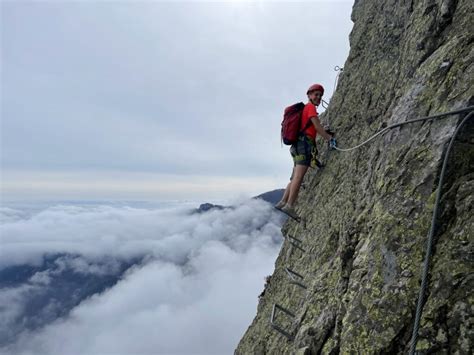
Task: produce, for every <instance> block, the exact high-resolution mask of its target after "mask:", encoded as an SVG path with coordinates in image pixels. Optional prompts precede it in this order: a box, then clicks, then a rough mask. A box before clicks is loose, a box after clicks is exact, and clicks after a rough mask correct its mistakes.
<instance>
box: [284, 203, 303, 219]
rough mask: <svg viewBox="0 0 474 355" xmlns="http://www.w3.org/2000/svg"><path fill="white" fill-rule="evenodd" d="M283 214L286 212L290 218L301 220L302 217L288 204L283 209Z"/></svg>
mask: <svg viewBox="0 0 474 355" xmlns="http://www.w3.org/2000/svg"><path fill="white" fill-rule="evenodd" d="M281 210H282V211H283V212H285V213H286V214H287V215H288V216H290V217H292V218H294V219H299V218H300V217H299V216H298V214H297V213H296V211H295V208H294V207H293V206H290V205H288V204H286V205H285V206H283V207H282V209H281Z"/></svg>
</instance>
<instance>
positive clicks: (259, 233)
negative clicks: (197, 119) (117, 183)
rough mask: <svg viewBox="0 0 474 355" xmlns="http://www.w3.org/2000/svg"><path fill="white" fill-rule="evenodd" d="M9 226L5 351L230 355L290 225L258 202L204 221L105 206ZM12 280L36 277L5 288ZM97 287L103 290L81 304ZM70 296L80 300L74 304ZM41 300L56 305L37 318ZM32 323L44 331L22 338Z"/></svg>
mask: <svg viewBox="0 0 474 355" xmlns="http://www.w3.org/2000/svg"><path fill="white" fill-rule="evenodd" d="M1 214H2V218H1V220H2V225H1V229H2V234H1V238H2V239H1V244H2V249H1V254H2V255H1V256H2V257H1V261H0V262H1V265H0V277H1V276H2V275H3V279H0V282H1V288H0V300H1V301H2V302H1V303H2V304H3V305H6V307H3V308H0V319H2V321H1V323H0V327H1V329H3V330H6V329H14V330H15V329H16V333H15V332H13V333H12V332H10V338H9V339H8V340H9V344H4V347H3V349H2V350H3V351H4V352H7V353H15V354H17V353H19V354H39V353H44V354H104V353H109V354H132V353H133V354H136V353H141V354H223V353H232V351H233V349H234V348H235V346H236V345H237V342H238V340H239V339H240V337H241V336H242V334H243V332H244V331H245V329H246V328H247V326H248V325H249V324H250V322H251V320H252V318H253V316H254V314H255V311H256V306H257V296H258V294H259V292H260V291H261V290H262V287H263V277H264V276H265V275H268V274H271V273H272V272H273V268H274V261H275V258H276V256H277V254H278V251H279V248H280V245H281V240H282V239H281V232H280V227H281V224H282V216H281V215H279V214H277V213H276V212H275V211H274V210H273V209H272V207H271V206H270V205H269V204H267V203H265V202H263V201H258V200H251V201H246V202H245V203H240V204H238V205H237V206H236V207H235V208H232V209H225V210H212V211H209V212H207V213H201V214H199V213H193V211H192V210H191V209H189V208H185V207H182V208H168V209H166V208H161V209H145V208H132V207H116V206H105V205H104V206H86V207H84V206H56V207H51V208H48V209H46V210H43V211H40V212H38V213H35V214H33V215H29V216H25V212H24V211H17V210H15V209H2V211H1ZM48 258H50V259H48ZM45 260H49V261H47V262H45ZM26 267H30V269H29V270H30V274H28V273H27V272H26V271H25V270H26V269H25V268H26ZM15 268H17V269H16V270H23V274H25V275H27V274H28V275H27V277H26V276H25V279H24V280H19V279H18V278H17V279H13V278H11V277H10V278H8V277H7V276H5V275H8V273H6V272H5V270H7V271H8V270H15ZM19 268H21V269H19ZM31 270H34V271H31ZM1 271H3V274H2V273H1ZM98 281H100V283H101V284H100V285H99V283H98ZM68 282H69V283H68ZM94 282H95V283H96V284H97V287H99V286H100V287H102V288H100V287H99V288H93V287H92V288H90V289H91V290H96V291H95V292H96V293H95V294H93V295H87V297H86V296H85V294H81V290H82V291H84V289H85V288H87V287H90V286H91V283H92V284H93V283H94ZM107 283H109V284H110V287H108V288H103V284H106V285H107ZM64 285H69V286H68V287H64ZM92 286H94V285H92ZM94 287H95V286H94ZM67 290H70V292H71V293H72V294H71V295H69V298H70V299H73V298H74V296H76V297H77V298H78V299H77V300H76V301H74V300H72V301H71V302H69V303H67V302H65V297H66V296H67ZM92 292H94V291H91V293H92ZM35 295H37V297H38V299H39V298H40V297H39V296H38V295H41V296H42V299H43V300H44V299H45V297H47V298H48V302H43V303H41V305H43V306H44V307H42V309H41V312H39V313H38V309H36V310H35V312H36V313H35V312H33V311H32V310H31V309H30V311H29V312H28V309H27V308H31V307H33V306H32V305H34V302H32V300H34V297H35ZM55 297H56V298H57V299H56V301H55V302H53V301H51V299H53V298H55ZM81 297H83V298H81ZM74 302H75V303H74ZM66 306H67V307H69V308H70V309H68V311H67V312H62V310H63V311H64V308H65V307H66ZM43 308H47V309H43ZM61 308H63V309H62V310H61ZM25 314H26V315H28V314H29V315H31V314H35V316H36V317H37V318H42V319H43V320H46V321H44V322H41V321H38V322H37V323H36V326H35V323H34V322H30V323H29V324H30V327H24V328H23V329H22V328H21V325H19V322H18V320H19V319H20V318H21V317H22V316H23V317H24V316H25ZM30 318H31V317H30ZM31 324H32V325H31ZM26 328H28V329H26ZM12 339H13V340H12ZM4 341H5V339H4Z"/></svg>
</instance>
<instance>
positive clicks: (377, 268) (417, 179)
mask: <svg viewBox="0 0 474 355" xmlns="http://www.w3.org/2000/svg"><path fill="white" fill-rule="evenodd" d="M473 14H474V2H472V1H470V0H424V1H414V0H403V1H395V0H356V1H355V3H354V6H353V11H352V21H353V22H354V27H353V30H352V32H351V34H350V46H351V50H350V54H349V56H348V58H347V61H346V63H345V65H344V71H343V73H342V74H341V76H340V79H339V83H338V87H337V90H336V92H335V93H334V96H333V97H332V99H331V102H330V105H329V108H328V110H327V111H326V113H325V114H324V116H323V117H322V121H326V122H330V124H331V126H332V127H331V128H332V129H333V130H335V131H336V132H337V136H336V137H337V138H338V144H339V146H341V147H343V148H344V147H353V146H355V145H357V144H359V143H360V142H362V141H364V140H365V139H367V138H369V137H370V136H372V135H373V134H374V133H376V132H377V131H379V130H380V129H381V128H383V127H385V126H387V125H391V124H393V123H397V122H403V121H406V120H409V119H413V118H417V117H424V116H429V115H433V114H437V113H442V112H447V111H452V110H455V109H459V108H463V107H467V106H470V105H473V104H474V85H473V84H474V66H473V62H474V46H473V42H474V31H473V24H474V21H473V20H474V19H473V16H474V15H473ZM464 116H465V114H464V115H460V114H458V115H451V116H447V117H445V118H443V119H437V120H431V121H423V122H418V123H412V124H407V125H403V126H401V127H398V128H396V129H393V130H390V131H389V132H388V133H386V134H384V135H383V136H380V137H378V138H376V139H374V140H373V141H371V142H370V143H368V144H366V145H364V146H362V147H361V148H359V149H355V150H353V151H350V152H339V151H330V152H328V151H327V150H326V148H325V147H324V146H322V147H321V149H320V151H322V152H323V158H324V160H325V162H326V167H325V168H324V169H322V170H312V171H311V172H309V173H308V174H307V176H306V177H305V181H304V184H303V187H302V191H301V192H300V197H299V201H298V205H297V210H298V212H299V214H300V215H301V216H302V217H303V218H304V221H303V222H302V223H300V224H298V223H296V222H295V221H292V220H289V221H288V222H287V223H286V224H285V225H284V226H283V229H282V231H283V234H284V236H285V242H284V244H283V246H282V249H281V251H280V254H279V256H278V258H277V260H276V264H275V271H274V274H273V275H272V277H271V280H270V282H269V284H268V285H267V288H266V292H265V296H264V297H262V299H261V300H260V303H259V305H258V310H257V315H256V317H255V319H254V320H253V322H252V324H251V325H250V327H249V328H248V330H247V331H246V333H245V334H244V336H243V338H242V339H241V341H240V343H239V345H238V347H237V349H236V351H235V353H236V354H239V355H240V354H242V355H243V354H300V355H303V354H320V353H322V354H339V353H341V354H349V353H350V354H356V353H358V354H404V353H408V351H409V343H410V338H411V335H412V328H413V323H414V319H415V310H416V303H417V299H418V292H419V290H420V277H421V270H422V264H423V260H424V253H425V244H426V240H427V235H428V233H429V229H430V225H431V217H432V213H433V205H434V201H435V194H436V189H437V184H438V181H439V174H440V171H441V165H442V160H443V158H444V154H445V152H446V148H447V144H448V142H449V140H450V139H451V136H452V135H453V132H454V130H455V129H456V126H457V125H458V124H459V122H460V120H461V119H462V118H463V117H464ZM444 181H445V183H444V184H443V186H442V199H441V204H440V214H439V219H438V227H437V229H436V234H435V247H434V249H433V256H432V259H431V267H430V277H429V279H428V288H427V292H426V303H425V305H424V310H423V313H422V317H421V325H420V330H419V339H418V343H417V351H419V352H420V353H423V354H424V353H446V354H447V353H453V354H468V353H472V351H473V350H472V349H473V342H474V330H473V329H474V328H473V323H474V321H473V320H474V315H473V313H474V312H473V308H474V302H473V300H474V297H473V294H472V290H473V289H474V282H473V272H472V271H473V265H474V263H473V259H474V258H473V255H474V254H473V250H474V248H473V240H474V238H473V236H474V218H473V205H474V203H473V202H474V194H473V191H474V120H472V119H471V120H470V121H468V123H467V124H466V125H465V126H464V127H463V129H462V131H461V132H460V134H459V136H458V138H457V139H456V141H455V144H454V148H453V152H452V154H451V155H450V159H449V163H448V166H447V175H446V178H445V180H444ZM275 305H276V306H275ZM272 312H273V314H272ZM272 317H273V326H272V325H271V324H270V320H271V318H272Z"/></svg>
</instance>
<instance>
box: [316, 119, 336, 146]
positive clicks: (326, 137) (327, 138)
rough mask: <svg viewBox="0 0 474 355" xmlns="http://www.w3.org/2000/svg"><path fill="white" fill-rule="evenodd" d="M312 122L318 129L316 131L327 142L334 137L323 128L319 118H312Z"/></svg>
mask: <svg viewBox="0 0 474 355" xmlns="http://www.w3.org/2000/svg"><path fill="white" fill-rule="evenodd" d="M311 122H312V123H313V125H314V128H316V131H318V133H319V134H320V135H321V136H322V137H323V138H324V139H325V140H327V141H328V140H330V139H331V138H332V136H331V135H330V134H328V133H327V132H326V131H325V130H324V128H323V126H321V123H320V122H319V118H317V117H311Z"/></svg>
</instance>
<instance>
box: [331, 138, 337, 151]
mask: <svg viewBox="0 0 474 355" xmlns="http://www.w3.org/2000/svg"><path fill="white" fill-rule="evenodd" d="M329 148H331V149H336V148H337V142H336V138H331V139H330V140H329Z"/></svg>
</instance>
